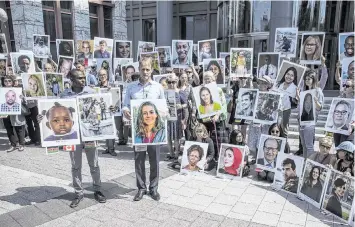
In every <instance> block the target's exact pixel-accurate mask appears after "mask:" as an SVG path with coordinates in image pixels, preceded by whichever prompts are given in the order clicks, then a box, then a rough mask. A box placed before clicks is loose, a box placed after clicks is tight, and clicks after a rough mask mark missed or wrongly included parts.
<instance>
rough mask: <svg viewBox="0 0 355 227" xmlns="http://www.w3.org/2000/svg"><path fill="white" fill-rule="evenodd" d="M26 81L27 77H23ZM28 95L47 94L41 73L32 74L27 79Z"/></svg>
mask: <svg viewBox="0 0 355 227" xmlns="http://www.w3.org/2000/svg"><path fill="white" fill-rule="evenodd" d="M22 80H23V81H25V78H22ZM25 94H26V97H42V96H46V93H45V90H44V85H43V78H42V75H41V74H30V75H29V76H28V79H27V86H26V87H25Z"/></svg>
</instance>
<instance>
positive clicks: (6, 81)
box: [4, 80, 12, 83]
mask: <svg viewBox="0 0 355 227" xmlns="http://www.w3.org/2000/svg"><path fill="white" fill-rule="evenodd" d="M11 82H12V80H4V83H11Z"/></svg>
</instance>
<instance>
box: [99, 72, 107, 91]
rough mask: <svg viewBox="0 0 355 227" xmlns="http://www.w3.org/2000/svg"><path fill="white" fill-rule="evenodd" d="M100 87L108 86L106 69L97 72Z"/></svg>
mask: <svg viewBox="0 0 355 227" xmlns="http://www.w3.org/2000/svg"><path fill="white" fill-rule="evenodd" d="M99 81H100V87H104V86H105V87H106V86H108V73H107V70H106V69H100V70H99Z"/></svg>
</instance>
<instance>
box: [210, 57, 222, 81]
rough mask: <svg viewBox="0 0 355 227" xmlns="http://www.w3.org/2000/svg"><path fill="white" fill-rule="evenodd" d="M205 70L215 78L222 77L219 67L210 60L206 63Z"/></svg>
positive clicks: (215, 62)
mask: <svg viewBox="0 0 355 227" xmlns="http://www.w3.org/2000/svg"><path fill="white" fill-rule="evenodd" d="M207 70H208V71H211V72H212V73H213V75H214V77H215V78H219V77H221V76H222V70H221V66H220V65H219V64H218V62H217V61H215V60H212V61H210V62H209V63H208V66H207Z"/></svg>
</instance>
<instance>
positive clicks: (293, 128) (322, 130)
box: [288, 125, 325, 134]
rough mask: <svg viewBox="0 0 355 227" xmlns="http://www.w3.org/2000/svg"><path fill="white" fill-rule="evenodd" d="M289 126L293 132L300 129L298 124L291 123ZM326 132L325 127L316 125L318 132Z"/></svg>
mask: <svg viewBox="0 0 355 227" xmlns="http://www.w3.org/2000/svg"><path fill="white" fill-rule="evenodd" d="M288 128H289V129H288V130H289V131H292V132H298V131H299V129H298V125H290V126H289V127H288ZM324 133H325V130H324V127H316V134H324Z"/></svg>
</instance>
